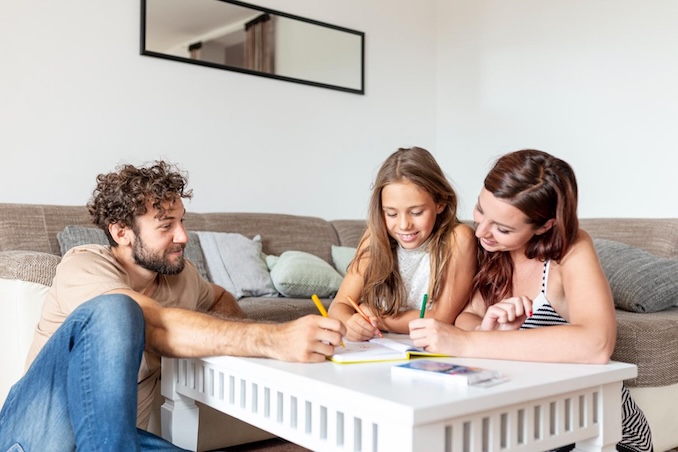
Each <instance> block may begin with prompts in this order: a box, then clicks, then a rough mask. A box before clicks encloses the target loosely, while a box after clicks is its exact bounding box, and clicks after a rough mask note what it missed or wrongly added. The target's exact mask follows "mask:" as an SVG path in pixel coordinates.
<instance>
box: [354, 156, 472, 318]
mask: <svg viewBox="0 0 678 452" xmlns="http://www.w3.org/2000/svg"><path fill="white" fill-rule="evenodd" d="M404 181H408V182H411V183H413V184H415V185H416V186H418V187H419V188H421V189H422V190H424V191H426V192H427V193H428V194H430V195H431V197H432V198H433V201H434V202H435V203H436V204H443V205H444V206H445V208H444V209H443V211H442V212H441V213H439V214H438V215H437V217H436V221H435V225H434V227H433V231H432V232H431V237H430V238H429V241H428V244H427V251H429V253H430V257H431V277H430V279H429V291H428V293H429V294H430V300H431V302H433V301H435V300H436V299H437V298H438V296H439V294H440V291H441V290H442V288H441V286H442V281H443V280H444V276H445V272H446V269H447V266H448V264H449V261H450V254H451V251H450V250H451V249H452V246H453V243H450V237H452V235H451V232H452V231H453V230H454V228H455V227H456V226H457V225H458V224H459V220H458V218H457V195H456V193H455V192H454V189H453V188H452V185H451V184H450V182H449V181H448V180H447V177H446V176H445V174H444V173H443V171H442V169H441V168H440V166H439V165H438V163H437V162H436V161H435V159H434V158H433V156H432V155H431V154H430V153H429V152H428V151H427V150H426V149H422V148H418V147H412V148H400V149H398V150H397V151H396V152H394V153H393V154H391V156H390V157H388V158H387V159H386V161H385V162H384V163H383V164H382V166H381V168H380V169H379V172H378V174H377V178H376V180H375V182H374V186H373V187H372V196H371V198H370V203H369V212H368V218H367V233H366V234H365V235H364V236H363V239H362V240H361V243H360V245H359V248H361V247H362V244H363V242H364V241H365V240H369V245H368V246H367V247H365V248H363V249H362V250H361V252H360V253H359V254H358V255H357V256H356V257H355V259H354V260H353V262H352V263H351V266H354V265H356V266H358V267H356V268H358V269H360V268H361V267H360V266H361V265H365V268H364V273H363V282H364V286H363V300H362V301H363V302H365V303H367V305H368V306H369V307H370V309H371V310H372V312H374V313H376V314H378V315H382V316H383V315H397V314H398V312H399V311H400V308H401V307H404V306H406V305H407V293H406V290H405V284H404V282H403V280H402V278H401V276H400V272H399V269H398V257H397V254H396V253H397V249H398V242H396V240H395V239H393V238H392V237H391V236H390V235H389V233H388V231H387V229H386V222H385V220H384V212H383V210H382V199H381V192H382V189H383V188H384V187H386V186H387V185H389V184H393V183H398V182H404ZM365 263H369V264H365Z"/></svg>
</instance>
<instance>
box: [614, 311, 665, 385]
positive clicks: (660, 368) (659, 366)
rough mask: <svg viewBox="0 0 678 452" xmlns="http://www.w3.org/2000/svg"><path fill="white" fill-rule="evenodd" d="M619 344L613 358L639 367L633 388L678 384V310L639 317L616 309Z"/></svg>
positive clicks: (629, 382)
mask: <svg viewBox="0 0 678 452" xmlns="http://www.w3.org/2000/svg"><path fill="white" fill-rule="evenodd" d="M615 314H616V317H617V343H616V346H615V348H614V353H612V357H611V359H612V360H614V361H621V362H625V363H633V364H636V365H637V366H638V376H637V377H636V378H633V379H631V380H626V381H625V383H626V384H627V385H628V386H630V387H635V386H637V387H653V386H665V385H672V384H676V383H678V334H676V331H678V307H674V308H669V309H666V310H664V311H659V312H651V313H647V314H638V313H636V312H629V311H623V310H621V309H616V310H615Z"/></svg>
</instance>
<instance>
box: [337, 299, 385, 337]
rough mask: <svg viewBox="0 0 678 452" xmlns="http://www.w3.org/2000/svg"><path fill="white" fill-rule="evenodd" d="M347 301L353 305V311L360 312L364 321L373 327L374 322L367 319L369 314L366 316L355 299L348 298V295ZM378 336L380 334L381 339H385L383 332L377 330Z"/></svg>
mask: <svg viewBox="0 0 678 452" xmlns="http://www.w3.org/2000/svg"><path fill="white" fill-rule="evenodd" d="M346 299H347V300H348V302H349V303H351V306H353V309H355V310H356V311H357V312H358V314H360V315H361V316H363V319H365V320H367V322H368V323H369V324H370V325H371V324H372V321H371V320H370V318H369V317H367V314H365V313H364V312H363V310H362V309H360V306H358V303H356V302H355V301H353V298H351V297H350V296H348V295H346ZM377 334H379V337H384V335H383V334H381V331H379V330H377Z"/></svg>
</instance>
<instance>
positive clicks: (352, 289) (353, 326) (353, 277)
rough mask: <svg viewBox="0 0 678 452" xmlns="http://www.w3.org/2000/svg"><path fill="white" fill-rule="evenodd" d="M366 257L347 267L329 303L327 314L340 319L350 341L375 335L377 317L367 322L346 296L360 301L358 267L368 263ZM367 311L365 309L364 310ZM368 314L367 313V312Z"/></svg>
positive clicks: (361, 275)
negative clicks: (335, 293) (358, 262)
mask: <svg viewBox="0 0 678 452" xmlns="http://www.w3.org/2000/svg"><path fill="white" fill-rule="evenodd" d="M368 243H369V239H365V238H363V240H361V242H360V247H359V248H358V250H357V251H356V256H359V255H360V252H361V250H362V249H363V248H366V247H367V245H368ZM367 259H369V258H363V260H362V261H361V262H360V265H359V266H358V265H356V261H353V262H352V263H351V265H350V266H349V268H348V271H347V273H346V276H344V279H343V281H342V282H341V286H339V291H338V292H337V295H336V296H335V297H334V300H332V304H330V309H329V310H328V312H327V313H328V315H329V316H330V317H331V318H334V319H338V320H341V322H342V323H343V324H344V325H345V326H346V338H347V339H348V340H350V341H366V340H369V339H372V338H373V337H374V336H376V335H377V333H378V331H379V329H378V326H377V325H378V319H377V318H376V317H373V318H372V323H370V322H367V321H366V320H365V319H364V318H363V317H362V316H361V315H360V314H359V313H357V312H356V310H355V309H354V308H353V306H351V304H350V303H349V301H348V298H347V297H351V299H353V300H354V301H355V302H356V303H360V298H361V295H362V291H363V274H362V272H361V271H359V268H361V269H363V268H365V266H366V265H368V261H367ZM366 312H367V311H366ZM368 315H369V314H368Z"/></svg>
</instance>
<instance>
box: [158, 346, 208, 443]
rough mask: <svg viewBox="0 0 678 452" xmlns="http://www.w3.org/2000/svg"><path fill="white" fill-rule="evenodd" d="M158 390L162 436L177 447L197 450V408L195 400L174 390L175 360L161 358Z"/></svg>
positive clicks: (175, 380) (175, 377)
mask: <svg viewBox="0 0 678 452" xmlns="http://www.w3.org/2000/svg"><path fill="white" fill-rule="evenodd" d="M162 366H163V378H162V380H161V386H160V392H161V394H162V395H163V396H164V397H165V403H163V405H162V407H161V408H160V429H161V432H162V437H163V438H164V439H166V440H167V441H169V442H171V443H172V444H175V445H177V446H179V447H182V448H184V449H188V450H198V422H199V410H198V406H197V405H196V404H195V401H194V400H193V399H191V398H188V397H184V396H182V395H181V394H178V393H177V392H176V382H177V377H178V375H177V368H176V366H177V361H176V360H174V359H169V358H163V359H162Z"/></svg>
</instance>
